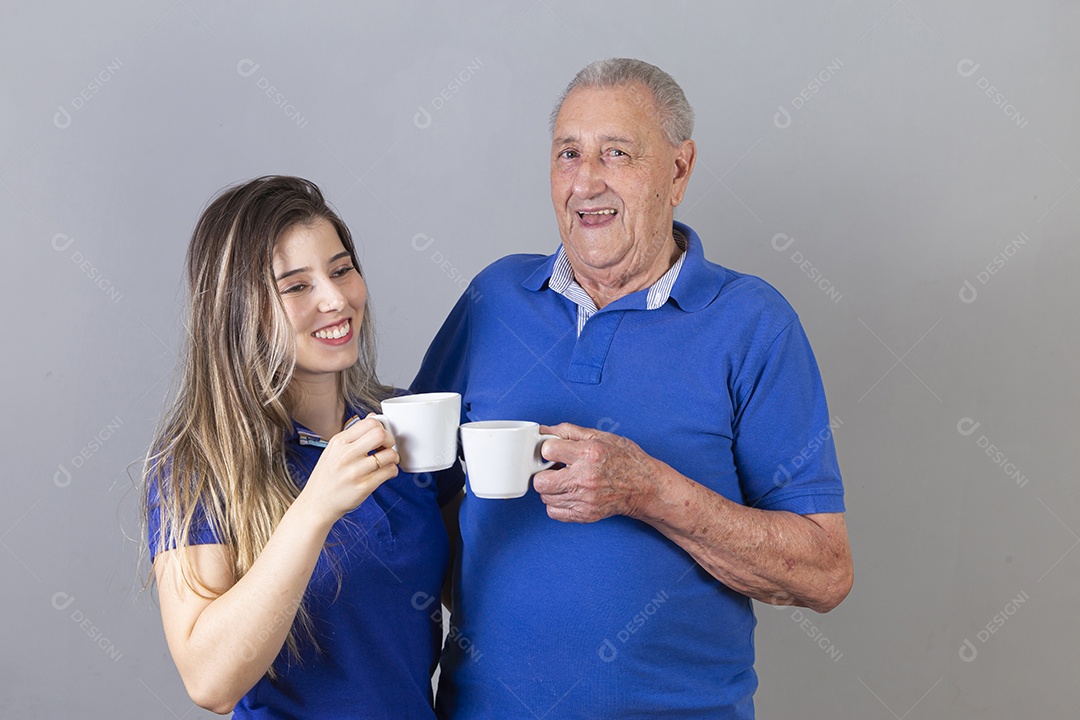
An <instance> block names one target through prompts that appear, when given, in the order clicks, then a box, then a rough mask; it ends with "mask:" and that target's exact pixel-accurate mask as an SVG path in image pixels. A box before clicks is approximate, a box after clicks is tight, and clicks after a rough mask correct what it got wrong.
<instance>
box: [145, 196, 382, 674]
mask: <svg viewBox="0 0 1080 720" xmlns="http://www.w3.org/2000/svg"><path fill="white" fill-rule="evenodd" d="M318 220H327V221H329V222H330V223H331V224H332V225H333V226H334V228H335V229H336V230H337V233H338V237H340V238H341V243H342V245H344V246H345V249H346V250H347V251H348V252H349V254H350V255H351V256H352V261H353V263H354V264H355V267H356V269H357V271H358V272H360V263H359V262H358V260H357V257H356V250H355V248H354V246H353V241H352V235H351V234H350V233H349V229H348V227H346V226H345V223H344V222H342V220H341V218H339V217H338V215H337V214H336V213H335V212H334V211H333V210H332V209H330V207H329V206H328V205H327V203H326V200H325V199H324V198H323V195H322V193H321V192H320V190H319V188H318V187H317V186H316V185H315V184H314V183H312V182H310V181H308V180H303V179H301V178H296V177H286V176H267V177H260V178H257V179H255V180H252V181H250V182H246V183H243V184H240V185H236V186H234V187H231V188H228V189H226V190H225V191H224V192H222V193H221V194H220V195H218V197H217V198H216V199H215V200H213V201H212V202H211V203H210V205H209V206H208V207H207V208H206V210H205V211H204V212H203V214H202V216H201V217H200V219H199V222H198V224H197V225H196V226H195V231H194V233H193V234H192V238H191V244H190V245H189V247H188V253H187V279H188V288H189V291H190V305H189V312H188V322H187V330H188V337H187V339H186V340H187V341H186V343H185V346H186V350H185V352H184V359H183V362H182V365H181V372H180V377H179V379H178V388H177V393H176V397H175V398H174V400H173V401H172V403H171V406H170V407H169V409H168V410H167V412H166V413H165V415H164V416H163V418H162V421H161V423H160V426H159V427H158V429H157V432H156V434H155V437H154V442H153V445H151V451H150V453H149V454H148V456H147V461H146V464H145V466H144V470H143V480H144V482H143V501H144V502H143V507H144V508H146V510H147V513H148V515H147V516H146V517H144V523H146V521H147V520H148V519H149V513H156V517H155V519H156V520H160V523H158V530H157V537H156V538H153V540H155V541H156V545H157V547H158V549H159V551H163V550H168V549H171V548H183V547H185V546H186V545H188V538H189V537H190V534H191V532H192V529H193V526H199V525H202V524H203V523H205V524H206V525H208V526H209V527H210V528H211V529H212V530H213V531H214V533H215V534H216V536H217V538H218V539H219V541H220V543H221V545H222V546H223V547H224V549H225V551H226V552H227V553H228V557H229V559H230V561H231V563H232V571H233V577H234V578H235V579H236V580H239V579H240V578H241V577H243V576H244V574H245V573H247V572H248V570H250V569H251V566H252V564H254V562H255V559H256V558H257V557H258V556H259V553H260V552H261V551H262V549H263V547H264V546H265V545H266V543H267V541H268V540H269V539H270V536H271V534H272V533H273V532H274V529H275V528H276V527H277V525H278V522H279V521H280V520H281V517H282V515H284V514H285V511H286V510H287V509H288V508H289V506H290V504H292V502H293V500H294V499H295V498H296V496H297V495H298V493H299V490H300V488H299V487H298V485H297V482H296V480H294V478H292V477H291V476H290V473H289V463H288V462H287V458H286V451H285V439H286V436H287V434H288V433H290V432H291V431H292V429H293V425H292V420H291V419H290V411H289V409H290V405H291V404H292V403H291V402H290V398H289V388H290V382H291V380H292V377H293V370H294V367H295V359H296V352H295V339H294V336H293V328H292V325H291V324H290V322H289V319H288V317H287V316H286V314H285V309H284V306H283V305H282V302H281V298H280V295H279V294H278V291H277V287H276V285H275V282H274V274H273V261H272V257H273V250H274V245H275V243H276V242H277V240H278V238H280V237H281V236H282V234H284V233H285V231H286V230H288V229H289V228H291V227H293V226H295V225H298V224H304V225H310V224H312V223H315V222H317V221H318ZM362 274H363V273H362V272H361V275H362ZM359 344H360V354H359V358H358V360H357V362H356V364H354V365H353V366H352V367H350V368H348V369H347V370H345V371H343V372H342V373H341V376H340V381H339V384H340V387H341V392H342V397H343V398H344V400H345V401H346V402H347V403H348V404H350V405H353V406H360V407H362V408H365V409H370V410H374V411H376V412H377V411H378V410H379V408H380V402H381V401H382V400H383V399H385V398H387V397H389V396H390V395H391V394H392V393H393V389H392V388H390V387H386V386H384V385H382V384H381V383H379V381H378V378H377V377H376V373H375V338H374V331H373V329H372V318H371V312H370V310H369V308H368V306H367V305H365V307H364V316H363V322H362V324H361V326H360V332H359ZM153 525H154V524H153V523H148V524H144V527H148V526H149V527H153ZM181 557H182V561H181V563H180V567H181V572H182V576H183V580H184V582H185V583H186V584H187V585H188V587H190V588H191V589H192V590H193V591H195V592H197V593H199V594H200V595H202V596H203V597H209V598H213V597H217V596H219V595H220V594H221V593H222V592H223V591H224V589H223V588H212V587H208V586H207V585H206V584H205V583H203V582H201V581H200V578H199V577H198V576H197V574H196V573H195V571H194V568H193V567H192V564H191V561H190V558H189V557H188V556H187V554H186V553H181ZM310 622H311V619H310V615H309V614H308V612H307V609H306V607H305V605H304V604H301V606H300V609H299V610H298V612H297V616H296V620H295V621H294V624H293V627H292V628H291V629H290V631H289V636H288V638H287V641H286V646H287V647H288V649H289V651H290V654H291V656H292V657H294V658H295V657H297V656H298V651H299V648H300V641H301V638H302V637H303V638H312V635H311V624H310Z"/></svg>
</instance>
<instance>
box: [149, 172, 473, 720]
mask: <svg viewBox="0 0 1080 720" xmlns="http://www.w3.org/2000/svg"><path fill="white" fill-rule="evenodd" d="M187 277H188V283H189V285H190V292H191V300H190V313H189V320H188V323H187V329H188V338H187V352H186V359H185V361H184V364H183V369H182V373H181V378H180V385H179V389H178V393H177V397H176V399H175V401H174V403H173V405H172V407H171V409H170V411H169V412H168V413H167V414H166V416H165V418H164V420H163V421H162V424H161V426H160V428H159V430H158V432H157V435H156V437H155V440H154V445H153V450H152V452H151V455H150V456H149V458H148V460H147V465H146V472H145V492H146V497H145V500H146V507H147V511H148V512H147V533H148V543H149V546H150V553H151V557H152V562H153V570H154V577H155V579H156V581H157V587H158V597H159V601H160V605H161V617H162V622H163V624H164V627H165V637H166V640H167V641H168V645H169V650H170V651H171V653H172V657H173V660H174V661H175V663H176V666H177V668H178V669H179V671H180V675H181V677H182V678H183V681H184V685H185V687H186V688H187V690H188V693H189V695H190V696H191V698H192V699H193V700H194V701H195V702H196V703H197V704H199V705H200V706H202V707H204V708H207V709H209V710H212V711H214V712H218V713H227V712H229V711H232V710H234V709H235V713H236V714H235V717H238V718H248V717H259V718H264V717H265V718H271V717H272V718H284V717H290V718H299V717H313V718H315V717H317V718H336V717H365V718H383V717H386V718H390V717H393V718H432V717H434V714H433V712H432V709H431V706H432V698H431V680H430V678H431V673H432V672H433V671H434V668H435V665H436V664H437V662H438V648H439V640H440V637H441V636H440V631H441V627H440V626H439V623H438V622H436V621H437V619H438V612H436V613H434V614H433V613H432V612H431V610H430V607H429V606H430V605H432V604H433V602H432V601H433V599H438V598H439V594H440V586H441V584H442V580H443V575H444V571H445V569H446V565H447V554H448V549H447V536H446V532H445V529H444V527H443V523H442V520H441V518H440V513H439V508H440V504H445V503H446V501H448V500H449V499H450V498H452V497H454V496H455V495H456V494H457V491H458V490H459V488H445V489H443V492H441V493H440V489H439V488H438V487H436V485H435V483H434V482H433V481H432V478H431V476H428V475H422V476H413V475H410V474H407V473H403V472H399V470H398V468H397V466H396V463H397V461H398V456H397V453H396V452H395V451H394V449H393V444H394V438H393V437H391V436H390V435H389V434H388V433H387V432H386V431H385V429H384V428H383V426H382V425H381V424H380V423H379V422H378V421H377V420H375V419H374V418H370V417H366V416H367V415H368V414H369V413H371V412H378V410H379V408H380V401H382V400H383V399H385V398H387V397H390V396H391V395H394V394H395V393H396V391H395V390H394V389H393V388H391V387H387V386H384V385H382V384H380V383H379V381H378V379H377V377H376V375H375V345H374V333H373V329H372V320H371V312H370V310H369V308H368V304H367V286H366V285H365V283H364V278H363V275H362V273H361V271H360V264H359V263H358V262H357V258H356V251H355V250H354V248H353V243H352V238H351V235H350V233H349V230H348V228H347V227H346V226H345V224H344V223H343V222H342V221H341V219H340V218H339V217H338V216H337V215H336V214H335V213H334V211H333V210H331V209H330V208H329V207H328V206H327V204H326V202H325V200H324V199H323V196H322V193H321V192H320V191H319V189H318V188H317V187H316V186H315V185H314V184H312V183H311V182H308V181H306V180H302V179H300V178H293V177H279V176H272V177H262V178H258V179H256V180H253V181H251V182H248V183H244V184H242V185H238V186H236V187H233V188H230V189H228V190H226V191H225V192H223V193H222V194H221V195H220V196H218V197H217V198H216V199H215V200H214V201H213V202H212V203H211V204H210V205H209V207H207V209H206V211H205V212H204V213H203V215H202V217H201V218H200V220H199V222H198V225H197V226H196V228H195V232H194V234H193V236H192V239H191V244H190V246H189V248H188V256H187ZM435 607H436V609H437V608H438V606H437V605H436V606H435Z"/></svg>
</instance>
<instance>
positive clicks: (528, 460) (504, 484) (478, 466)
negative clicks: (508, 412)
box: [461, 420, 559, 499]
mask: <svg viewBox="0 0 1080 720" xmlns="http://www.w3.org/2000/svg"><path fill="white" fill-rule="evenodd" d="M558 439H559V438H558V436H557V435H541V434H540V426H539V425H538V424H537V423H534V422H526V421H519V420H482V421H479V422H468V423H464V424H462V426H461V447H462V450H463V451H464V453H465V472H466V474H467V475H468V479H469V491H470V492H471V493H472V494H473V495H475V496H476V497H479V498H502V499H505V498H517V497H521V496H522V495H524V494H525V493H526V492H528V490H529V480H530V479H532V476H533V475H535V474H536V473H538V472H540V471H541V470H546V469H548V468H549V467H551V466H552V465H554V464H555V463H554V462H549V461H546V460H544V458H543V457H542V456H541V455H540V447H541V446H542V445H543V444H544V441H545V440H558Z"/></svg>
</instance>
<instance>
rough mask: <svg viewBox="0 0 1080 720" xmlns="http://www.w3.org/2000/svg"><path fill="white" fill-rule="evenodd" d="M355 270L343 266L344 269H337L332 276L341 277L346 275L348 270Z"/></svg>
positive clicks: (351, 267) (348, 266) (349, 266)
mask: <svg viewBox="0 0 1080 720" xmlns="http://www.w3.org/2000/svg"><path fill="white" fill-rule="evenodd" d="M355 269H356V268H355V267H353V266H352V265H345V266H344V267H339V268H338V269H337V270H335V271H334V275H333V276H334V277H341V276H342V275H346V274H348V273H349V271H350V270H355Z"/></svg>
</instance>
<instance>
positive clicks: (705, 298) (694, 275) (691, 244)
mask: <svg viewBox="0 0 1080 720" xmlns="http://www.w3.org/2000/svg"><path fill="white" fill-rule="evenodd" d="M672 225H673V227H674V229H675V230H678V231H679V232H680V233H682V235H683V237H685V238H686V255H685V258H684V260H683V266H682V268H681V269H680V270H679V277H678V278H677V279H676V280H675V285H674V286H673V287H672V288H671V299H672V300H674V301H675V303H676V304H677V305H678V306H679V307H680V308H681V309H683V310H685V311H686V312H697V311H698V310H701V309H703V308H705V307H708V305H709V303H711V302H712V301H713V299H715V298H716V296H717V295H718V294H720V288H722V287H723V286H724V282H725V281H726V276H727V272H726V271H725V270H724V268H722V267H720V266H719V265H715V264H713V263H710V262H709V261H707V260H706V259H705V251H704V250H703V249H702V247H701V238H699V237H698V235H697V233H696V232H694V230H693V229H692V228H691V227H690V226H689V225H685V224H683V223H681V222H678V221H676V222H674V223H673V224H672ZM560 249H561V247H560ZM558 256H559V253H558V252H556V253H555V254H553V255H550V256H548V257H547V258H546V259H545V260H544V262H543V263H541V265H540V267H538V268H536V270H535V271H533V273H532V274H531V275H529V277H527V278H525V281H524V282H523V283H521V285H522V287H524V288H525V289H526V290H532V291H533V292H539V291H540V290H544V289H545V288H547V287H548V282H549V281H550V280H551V275H552V273H553V272H554V269H555V260H556V259H557V258H558Z"/></svg>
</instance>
